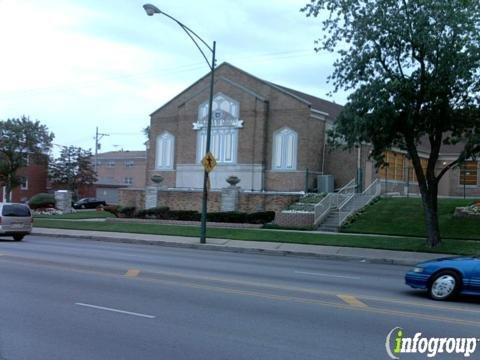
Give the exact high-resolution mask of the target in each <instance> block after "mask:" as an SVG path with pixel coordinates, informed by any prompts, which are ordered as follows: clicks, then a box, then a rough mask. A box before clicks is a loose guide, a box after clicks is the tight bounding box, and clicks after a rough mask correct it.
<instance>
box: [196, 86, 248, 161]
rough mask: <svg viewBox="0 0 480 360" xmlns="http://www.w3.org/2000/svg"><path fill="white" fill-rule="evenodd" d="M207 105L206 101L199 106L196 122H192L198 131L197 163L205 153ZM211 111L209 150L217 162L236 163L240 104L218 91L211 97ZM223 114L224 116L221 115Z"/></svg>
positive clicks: (240, 121)
mask: <svg viewBox="0 0 480 360" xmlns="http://www.w3.org/2000/svg"><path fill="white" fill-rule="evenodd" d="M208 106H209V104H208V102H207V101H205V102H204V103H202V104H201V105H200V106H199V108H198V122H197V123H194V130H197V131H198V132H197V163H200V162H201V161H202V159H203V157H204V156H205V154H206V148H207V126H206V124H207V117H208ZM212 111H213V113H212V124H211V125H212V127H211V132H210V152H211V153H212V154H213V156H214V157H215V160H216V161H217V163H219V164H236V163H237V152H238V129H239V128H242V127H243V121H242V120H240V119H239V116H240V105H239V103H238V101H236V100H234V99H232V98H230V97H229V96H227V95H225V94H223V93H221V92H219V93H217V94H215V96H214V98H213V103H212ZM222 113H223V114H222ZM217 114H219V117H218V118H217V117H216V116H217ZM225 114H226V117H223V116H222V115H225Z"/></svg>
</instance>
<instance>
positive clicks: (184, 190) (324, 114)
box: [121, 63, 480, 211]
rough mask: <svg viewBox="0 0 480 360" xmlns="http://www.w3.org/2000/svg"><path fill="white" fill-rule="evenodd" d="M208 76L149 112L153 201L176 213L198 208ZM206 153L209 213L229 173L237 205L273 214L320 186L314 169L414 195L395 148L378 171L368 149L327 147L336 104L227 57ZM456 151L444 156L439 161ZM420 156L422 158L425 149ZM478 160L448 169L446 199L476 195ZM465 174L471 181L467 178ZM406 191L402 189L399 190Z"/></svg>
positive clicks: (132, 195) (139, 198) (137, 195)
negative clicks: (235, 183) (211, 161)
mask: <svg viewBox="0 0 480 360" xmlns="http://www.w3.org/2000/svg"><path fill="white" fill-rule="evenodd" d="M209 81H210V77H209V74H207V75H206V76H204V77H203V78H201V79H200V80H198V81H197V82H195V83H194V84H192V85H191V86H190V87H188V88H187V89H185V90H184V91H182V92H181V93H180V94H178V95H177V96H176V97H174V98H173V99H171V100H170V101H168V102H167V103H166V104H164V105H163V106H162V107H160V108H159V109H157V110H156V111H154V112H153V113H152V114H151V124H150V139H149V144H150V146H149V149H148V150H147V165H146V184H145V185H146V186H147V187H152V186H156V184H154V183H153V182H152V180H151V178H152V176H153V175H160V176H162V177H163V179H164V180H163V182H162V183H161V191H160V193H159V196H158V199H159V204H163V205H167V206H170V207H171V208H175V209H195V210H197V209H199V208H200V199H201V189H202V186H203V167H202V165H201V163H200V161H201V159H202V158H203V156H204V155H205V147H206V131H207V116H208V99H209ZM212 109H213V114H212V131H211V152H212V153H213V155H214V156H215V159H216V161H217V166H216V167H215V169H214V170H213V172H212V173H211V174H210V182H211V184H210V185H211V192H210V195H209V210H210V211H218V210H220V200H219V199H220V191H221V189H222V188H225V187H227V186H228V184H227V183H226V181H225V179H226V178H227V177H229V176H232V175H234V176H237V177H238V178H240V183H239V186H240V187H241V188H242V192H241V196H240V210H244V211H254V210H260V209H262V210H263V209H266V210H270V209H271V210H279V209H280V208H281V207H282V206H283V207H284V206H286V205H288V204H289V203H291V202H292V201H294V199H295V198H298V196H299V194H300V193H301V192H303V191H305V190H307V189H308V190H313V189H315V187H316V186H317V184H316V183H317V175H321V174H328V175H332V176H333V179H334V187H335V188H338V187H341V186H342V185H345V184H347V183H348V182H349V181H351V180H352V179H355V178H356V176H357V172H358V169H361V173H362V177H361V179H362V180H361V188H366V187H367V186H368V185H369V184H371V183H372V182H373V181H374V180H375V179H377V178H379V179H381V180H380V182H382V184H383V185H382V186H383V187H384V189H383V190H384V192H392V191H395V192H399V193H403V192H404V191H407V192H413V193H415V192H417V193H418V187H417V188H416V185H415V181H414V176H413V170H412V168H411V166H410V165H409V162H408V160H407V158H406V156H405V154H404V153H402V152H401V151H400V150H399V149H392V152H389V153H388V154H387V159H389V162H391V164H390V166H389V167H388V168H387V169H386V170H380V171H379V172H377V170H376V169H375V166H374V165H375V164H374V163H373V162H372V161H371V160H369V159H368V155H369V151H370V147H369V146H368V145H363V146H361V147H359V148H356V149H352V150H350V151H341V150H333V149H330V148H329V145H328V143H327V135H326V133H327V130H328V129H329V128H332V127H333V126H334V122H335V119H336V117H337V115H338V114H339V113H340V111H341V110H342V106H340V105H338V104H335V103H332V102H329V101H326V100H323V99H320V98H317V97H314V96H312V95H308V94H304V93H302V92H299V91H296V90H293V89H289V88H286V87H283V86H280V85H277V84H273V83H271V82H269V81H265V80H262V79H259V78H257V77H255V76H253V75H251V74H248V73H246V72H245V71H243V70H241V69H239V68H236V67H235V66H233V65H231V64H229V63H222V64H221V65H219V66H218V67H217V69H216V70H215V83H214V99H213V107H212ZM456 150H457V149H455V148H448V149H445V151H444V152H443V153H442V154H441V155H442V156H441V158H440V159H439V163H438V166H439V167H441V166H442V164H443V163H445V161H447V160H448V159H451V158H452V156H454V155H455V153H456ZM423 156H424V157H425V158H427V157H428V152H427V150H426V151H425V152H424V154H423ZM478 167H479V166H478V163H477V162H472V163H471V164H470V162H469V164H468V168H469V171H468V175H466V172H465V171H463V172H462V171H460V170H458V169H457V170H454V171H450V172H449V173H448V174H447V175H446V176H445V180H444V181H443V182H442V184H440V193H441V194H442V195H460V194H461V192H462V191H464V190H465V189H466V187H467V188H468V191H469V194H471V195H475V194H480V186H479V181H478V179H479V176H478V175H479V171H478ZM467 180H468V185H467V184H466V181H467ZM406 185H407V187H408V188H407V189H406V190H405V186H406ZM143 190H144V189H140V188H137V189H129V191H126V190H125V191H123V192H122V194H121V202H123V203H129V204H135V205H137V206H140V207H142V205H144V195H142V192H143Z"/></svg>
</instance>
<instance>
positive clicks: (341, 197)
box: [314, 179, 357, 226]
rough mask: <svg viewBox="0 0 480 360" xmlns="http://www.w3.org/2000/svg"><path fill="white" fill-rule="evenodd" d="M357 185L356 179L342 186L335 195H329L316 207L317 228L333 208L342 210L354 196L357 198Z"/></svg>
mask: <svg viewBox="0 0 480 360" xmlns="http://www.w3.org/2000/svg"><path fill="white" fill-rule="evenodd" d="M356 187H357V185H356V183H355V179H352V180H351V181H349V182H348V183H347V184H346V185H344V186H342V187H341V188H340V189H339V190H338V191H337V192H335V193H328V194H327V196H325V197H324V198H323V199H322V201H320V202H319V203H318V204H316V205H315V206H314V212H315V220H314V222H315V223H314V225H315V226H317V225H318V224H319V223H320V222H321V221H322V220H323V219H324V218H325V217H326V216H328V214H329V213H330V211H331V210H332V208H337V209H338V208H340V207H342V206H343V205H344V204H346V203H347V202H348V201H349V200H350V199H351V198H352V197H353V196H355V190H354V189H356ZM352 190H353V191H352Z"/></svg>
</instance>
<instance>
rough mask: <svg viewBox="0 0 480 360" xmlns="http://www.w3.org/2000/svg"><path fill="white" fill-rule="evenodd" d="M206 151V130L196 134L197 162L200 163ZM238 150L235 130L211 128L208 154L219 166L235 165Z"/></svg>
mask: <svg viewBox="0 0 480 360" xmlns="http://www.w3.org/2000/svg"><path fill="white" fill-rule="evenodd" d="M206 149H207V130H206V129H204V130H200V131H198V133H197V162H198V163H199V162H201V161H202V159H203V157H204V156H205V153H206ZM237 149H238V130H237V129H235V128H228V127H222V128H212V129H211V134H210V152H211V153H212V154H213V156H214V157H215V160H216V161H217V163H219V164H236V163H237Z"/></svg>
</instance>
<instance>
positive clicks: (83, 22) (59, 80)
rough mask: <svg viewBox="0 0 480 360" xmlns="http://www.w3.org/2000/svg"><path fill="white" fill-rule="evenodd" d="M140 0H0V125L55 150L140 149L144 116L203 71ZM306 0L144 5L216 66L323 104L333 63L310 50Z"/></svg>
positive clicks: (315, 34)
mask: <svg viewBox="0 0 480 360" xmlns="http://www.w3.org/2000/svg"><path fill="white" fill-rule="evenodd" d="M144 2H145V1H141V0H0V49H1V50H0V65H1V66H0V120H6V119H7V118H13V117H20V116H21V115H27V116H30V118H31V119H33V120H40V121H41V122H42V123H43V124H46V125H47V126H48V128H49V129H50V130H51V131H52V132H54V133H55V141H54V142H55V144H58V145H75V146H80V147H83V148H86V149H88V148H90V149H92V150H93V148H94V136H95V128H96V126H98V127H99V130H100V132H102V133H107V134H110V136H108V137H104V138H103V139H102V140H101V144H102V150H101V151H111V150H120V149H122V148H123V149H124V150H142V149H143V148H144V146H143V143H144V141H145V139H144V137H143V135H142V132H141V130H142V129H143V128H145V127H146V126H147V125H148V124H149V114H150V113H151V112H153V111H154V110H155V109H157V108H158V107H160V106H161V105H162V104H164V103H165V102H167V101H168V100H169V99H171V98H172V97H174V96H175V95H176V94H178V93H179V92H180V91H182V90H183V89H185V88H186V87H188V86H189V85H190V84H192V83H193V82H194V81H196V80H197V79H198V78H200V77H201V76H203V75H205V74H206V73H208V67H207V65H206V64H205V63H204V60H203V58H202V57H201V55H200V53H199V52H198V50H197V49H196V48H195V46H194V45H193V43H191V41H190V40H189V39H188V37H187V36H186V35H185V33H183V32H182V30H181V29H180V27H178V25H176V24H175V23H173V22H172V21H170V20H169V19H167V18H166V17H163V16H158V15H156V16H154V17H147V16H146V14H145V12H144V10H143V8H142V5H143V4H144ZM306 2H307V1H306V0H303V1H302V0H263V1H258V0H238V1H232V0H203V1H194V0H169V1H167V0H153V1H152V4H154V5H156V6H158V7H159V8H160V9H161V10H163V11H165V12H167V13H169V14H170V15H172V16H174V17H176V18H178V19H179V20H180V21H182V22H183V23H185V24H186V25H188V26H189V27H190V28H192V29H193V30H194V31H195V32H197V33H198V34H199V35H200V36H202V37H203V38H204V39H205V40H206V41H207V42H209V43H210V42H211V41H213V40H216V41H217V59H218V64H220V63H221V62H223V61H228V62H230V63H231V64H233V65H235V66H237V67H240V68H242V69H244V70H246V71H247V72H250V73H251V74H253V75H255V76H258V77H260V78H263V79H265V80H268V81H272V82H275V83H278V84H281V85H284V86H287V87H291V88H294V89H296V90H299V91H303V92H307V93H310V94H312V95H316V96H319V97H322V98H325V99H328V100H331V101H335V102H337V103H341V104H343V103H345V101H346V96H345V94H343V93H338V94H334V95H333V97H328V96H327V94H328V93H329V92H330V91H331V90H332V85H331V84H328V83H327V76H328V75H329V74H330V73H331V72H332V62H333V56H332V54H329V53H320V54H318V53H315V51H314V50H313V48H314V40H315V39H316V38H319V37H320V36H321V35H322V34H321V24H320V21H319V20H318V19H314V18H306V17H305V15H304V14H303V13H301V12H300V11H299V10H300V8H301V7H303V5H304V4H305V3H306Z"/></svg>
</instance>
